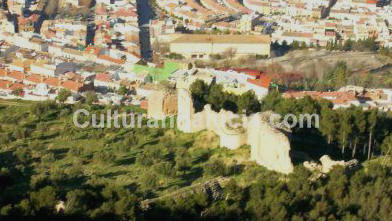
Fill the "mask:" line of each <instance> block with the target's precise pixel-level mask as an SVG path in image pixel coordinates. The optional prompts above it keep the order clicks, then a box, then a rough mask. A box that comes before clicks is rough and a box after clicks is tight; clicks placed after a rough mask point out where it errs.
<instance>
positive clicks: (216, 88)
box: [207, 84, 226, 111]
mask: <svg viewBox="0 0 392 221" xmlns="http://www.w3.org/2000/svg"><path fill="white" fill-rule="evenodd" d="M225 95H226V94H225V93H224V92H223V86H222V85H221V84H212V85H211V86H210V89H209V91H208V97H207V103H208V104H211V106H212V109H213V110H215V111H220V109H221V108H222V107H223V104H224V101H225Z"/></svg>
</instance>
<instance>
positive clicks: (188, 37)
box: [171, 34, 271, 44]
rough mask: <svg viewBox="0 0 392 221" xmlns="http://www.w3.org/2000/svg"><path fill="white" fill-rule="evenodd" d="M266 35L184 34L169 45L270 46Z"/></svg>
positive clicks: (269, 40) (269, 39)
mask: <svg viewBox="0 0 392 221" xmlns="http://www.w3.org/2000/svg"><path fill="white" fill-rule="evenodd" d="M270 42H271V38H270V37H269V36H268V35H209V34H184V35H180V36H179V37H178V38H176V39H174V40H173V41H172V42H171V43H215V44H224V43H233V44H260V43H264V44H270Z"/></svg>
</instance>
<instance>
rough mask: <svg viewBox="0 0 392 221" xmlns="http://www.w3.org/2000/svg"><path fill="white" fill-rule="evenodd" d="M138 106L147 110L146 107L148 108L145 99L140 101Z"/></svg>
mask: <svg viewBox="0 0 392 221" xmlns="http://www.w3.org/2000/svg"><path fill="white" fill-rule="evenodd" d="M140 108H142V109H145V110H147V108H148V101H147V100H142V101H140Z"/></svg>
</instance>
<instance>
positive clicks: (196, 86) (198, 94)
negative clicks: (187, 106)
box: [189, 80, 208, 111]
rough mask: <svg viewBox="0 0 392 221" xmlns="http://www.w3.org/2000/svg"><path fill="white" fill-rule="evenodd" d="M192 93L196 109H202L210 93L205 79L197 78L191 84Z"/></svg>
mask: <svg viewBox="0 0 392 221" xmlns="http://www.w3.org/2000/svg"><path fill="white" fill-rule="evenodd" d="M189 89H190V93H191V94H192V99H193V102H194V106H195V110H196V111H201V110H203V108H204V105H205V104H206V95H207V94H208V85H207V84H206V83H205V82H204V81H203V80H196V81H195V82H193V83H192V85H191V86H190V88H189Z"/></svg>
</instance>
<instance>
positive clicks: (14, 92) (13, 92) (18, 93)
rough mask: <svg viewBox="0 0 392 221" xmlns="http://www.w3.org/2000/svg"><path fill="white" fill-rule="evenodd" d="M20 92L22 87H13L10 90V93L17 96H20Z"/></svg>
mask: <svg viewBox="0 0 392 221" xmlns="http://www.w3.org/2000/svg"><path fill="white" fill-rule="evenodd" d="M22 93H23V89H22V88H17V89H14V90H12V92H11V94H12V95H15V96H18V97H20V96H22Z"/></svg>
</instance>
